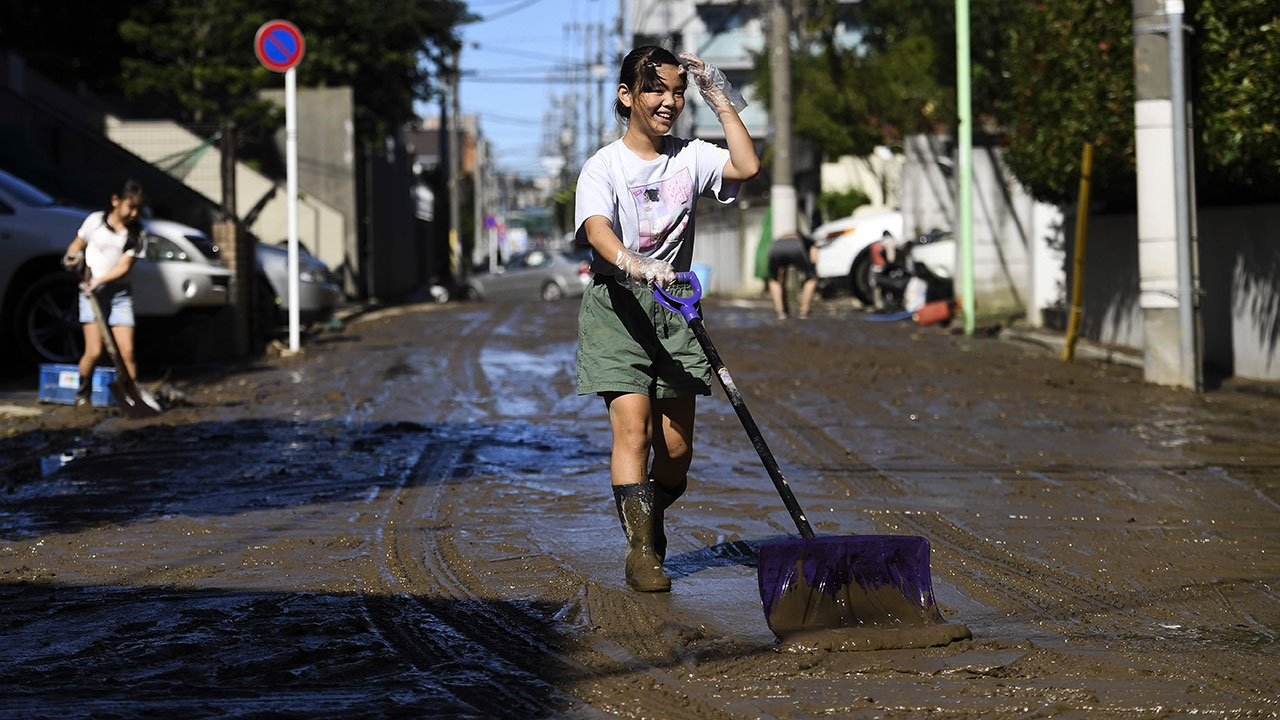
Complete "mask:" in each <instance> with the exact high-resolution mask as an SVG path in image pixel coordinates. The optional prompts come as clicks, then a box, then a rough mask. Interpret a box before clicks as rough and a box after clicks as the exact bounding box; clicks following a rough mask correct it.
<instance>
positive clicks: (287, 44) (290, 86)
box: [253, 20, 306, 352]
mask: <svg viewBox="0 0 1280 720" xmlns="http://www.w3.org/2000/svg"><path fill="white" fill-rule="evenodd" d="M305 49H306V45H305V44H304V43H303V42H302V31H301V30H299V29H298V26H297V25H294V24H293V23H291V22H289V21H288V20H268V21H267V22H265V23H263V24H262V27H260V28H258V34H257V35H255V36H254V38H253V52H254V53H255V54H256V55H257V56H258V62H260V63H262V64H263V65H264V66H265V67H266V68H267V69H268V70H273V71H275V72H278V73H284V147H285V187H286V193H285V213H286V215H287V220H288V225H289V238H288V239H289V349H290V350H292V351H294V352H297V350H298V344H299V342H300V339H299V334H300V331H299V324H300V319H299V315H298V89H297V78H296V75H297V70H295V69H294V68H295V67H296V66H297V65H298V61H300V60H302V53H303V51H304V50H305Z"/></svg>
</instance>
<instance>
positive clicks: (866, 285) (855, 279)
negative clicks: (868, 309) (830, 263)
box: [849, 252, 875, 306]
mask: <svg viewBox="0 0 1280 720" xmlns="http://www.w3.org/2000/svg"><path fill="white" fill-rule="evenodd" d="M849 290H850V291H851V292H852V293H853V296H854V297H856V298H857V299H858V301H859V302H861V303H862V304H863V305H867V306H870V305H871V303H872V302H874V298H875V293H874V292H873V291H872V289H871V253H866V252H864V253H862V254H861V255H859V256H858V259H857V260H854V261H853V268H852V269H851V270H850V271H849Z"/></svg>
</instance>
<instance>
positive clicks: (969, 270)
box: [956, 0, 977, 335]
mask: <svg viewBox="0 0 1280 720" xmlns="http://www.w3.org/2000/svg"><path fill="white" fill-rule="evenodd" d="M971 85H972V83H971V73H970V62H969V0H956V114H957V118H956V120H957V122H956V134H957V135H958V136H959V138H958V140H959V149H958V152H959V158H957V159H958V160H959V162H957V163H956V183H957V185H958V187H957V190H958V193H957V197H956V205H957V210H959V218H957V223H956V231H957V237H958V238H959V240H960V304H961V306H962V310H963V311H964V334H965V335H972V334H973V331H974V329H975V326H976V325H977V322H976V313H975V311H976V310H977V308H976V307H975V304H976V303H977V301H976V300H975V298H974V294H975V293H974V287H973V98H972V92H971Z"/></svg>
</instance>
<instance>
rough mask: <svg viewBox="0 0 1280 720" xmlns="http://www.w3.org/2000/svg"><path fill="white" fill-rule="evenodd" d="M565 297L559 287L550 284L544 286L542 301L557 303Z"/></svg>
mask: <svg viewBox="0 0 1280 720" xmlns="http://www.w3.org/2000/svg"><path fill="white" fill-rule="evenodd" d="M563 297H564V290H562V289H561V288H560V286H559V285H557V284H555V283H553V282H549V283H547V284H546V285H543V286H542V299H543V300H546V301H547V302H555V301H556V300H559V299H561V298H563Z"/></svg>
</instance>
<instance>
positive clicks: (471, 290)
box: [462, 285, 482, 302]
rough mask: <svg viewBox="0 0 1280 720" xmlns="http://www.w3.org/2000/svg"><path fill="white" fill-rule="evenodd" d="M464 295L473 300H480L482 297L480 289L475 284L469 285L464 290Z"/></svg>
mask: <svg viewBox="0 0 1280 720" xmlns="http://www.w3.org/2000/svg"><path fill="white" fill-rule="evenodd" d="M462 296H463V297H464V298H466V299H467V300H470V301H471V302H479V301H480V300H481V299H482V298H481V297H480V291H479V290H477V289H476V288H475V286H474V285H468V286H467V288H466V289H465V290H463V291H462Z"/></svg>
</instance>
